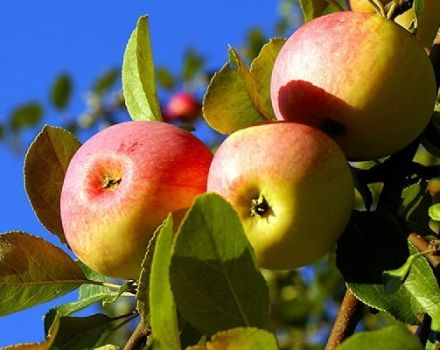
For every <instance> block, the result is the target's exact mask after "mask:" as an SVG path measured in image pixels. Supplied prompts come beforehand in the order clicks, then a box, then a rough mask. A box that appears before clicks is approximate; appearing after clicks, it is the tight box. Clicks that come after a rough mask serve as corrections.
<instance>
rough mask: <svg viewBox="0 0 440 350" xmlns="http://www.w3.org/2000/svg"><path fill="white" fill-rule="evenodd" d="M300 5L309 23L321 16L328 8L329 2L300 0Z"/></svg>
mask: <svg viewBox="0 0 440 350" xmlns="http://www.w3.org/2000/svg"><path fill="white" fill-rule="evenodd" d="M299 5H300V7H301V10H302V12H303V15H304V21H305V22H308V21H311V20H312V19H314V18H316V17H319V16H321V15H322V14H323V13H324V11H325V9H326V8H327V7H328V1H327V0H299Z"/></svg>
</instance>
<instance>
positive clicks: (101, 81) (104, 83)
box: [92, 68, 120, 96]
mask: <svg viewBox="0 0 440 350" xmlns="http://www.w3.org/2000/svg"><path fill="white" fill-rule="evenodd" d="M119 74H120V72H119V69H116V68H113V69H108V70H106V71H105V72H104V73H102V74H101V75H100V76H99V77H98V79H96V81H95V82H94V83H93V87H92V91H93V92H94V93H96V94H97V95H99V96H102V95H104V94H105V93H106V92H107V91H109V90H110V89H111V88H112V87H113V86H114V85H115V84H116V82H117V81H118V78H119Z"/></svg>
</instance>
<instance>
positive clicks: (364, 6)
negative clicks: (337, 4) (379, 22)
mask: <svg viewBox="0 0 440 350" xmlns="http://www.w3.org/2000/svg"><path fill="white" fill-rule="evenodd" d="M387 3H389V1H384V4H385V5H386V4H387ZM350 7H351V9H352V10H353V11H358V12H368V13H374V12H375V10H374V8H373V7H372V6H371V4H370V2H369V1H368V0H350ZM415 17H416V16H415V12H414V9H413V8H411V9H409V10H407V11H405V12H404V13H402V14H400V15H399V16H397V17H396V19H395V21H396V23H398V24H400V25H401V26H402V27H404V28H406V29H409V28H410V26H411V22H412V21H414V20H415ZM439 27H440V1H439V0H425V2H424V9H423V12H422V15H421V17H420V19H419V23H418V24H417V33H416V38H417V40H419V41H420V43H421V44H422V45H423V46H424V47H427V48H430V47H431V46H432V42H433V40H434V38H435V35H436V34H437V31H438V30H439Z"/></svg>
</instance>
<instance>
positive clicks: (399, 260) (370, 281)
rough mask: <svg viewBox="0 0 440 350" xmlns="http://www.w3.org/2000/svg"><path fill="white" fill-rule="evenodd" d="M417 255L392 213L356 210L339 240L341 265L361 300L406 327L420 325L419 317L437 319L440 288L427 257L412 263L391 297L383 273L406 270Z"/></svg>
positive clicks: (346, 277)
mask: <svg viewBox="0 0 440 350" xmlns="http://www.w3.org/2000/svg"><path fill="white" fill-rule="evenodd" d="M416 253H418V251H417V250H416V249H415V248H414V247H413V246H412V245H410V244H409V243H408V242H407V241H406V238H405V236H404V235H402V232H401V228H400V225H399V224H398V222H397V221H395V219H394V218H393V217H392V216H391V215H390V214H388V213H386V212H377V211H376V212H371V213H365V212H354V213H353V215H352V220H351V222H350V224H349V227H348V230H347V231H346V232H345V233H344V235H343V237H342V238H341V240H340V241H339V242H338V248H337V265H338V267H339V269H340V270H341V272H342V274H343V276H344V279H345V281H346V282H347V286H348V288H349V289H350V290H351V291H352V292H353V294H354V295H355V296H356V297H357V298H358V299H359V300H361V301H362V302H364V303H365V304H366V305H368V306H371V307H373V308H376V309H378V310H380V311H385V312H387V313H389V314H391V315H392V316H394V317H395V318H397V319H398V320H400V321H402V322H404V323H410V324H418V323H419V320H418V315H419V314H420V313H423V312H427V313H428V314H429V315H430V316H431V317H435V315H436V314H437V312H438V310H439V307H440V289H439V287H438V284H437V280H436V278H435V277H434V274H433V272H432V269H431V267H430V265H429V263H428V262H427V261H426V259H425V258H424V257H420V258H418V259H416V260H415V261H414V262H413V264H412V266H411V270H410V272H409V274H408V276H407V278H406V279H405V282H404V283H403V284H401V285H400V287H399V288H398V289H397V290H396V291H395V292H393V293H387V291H386V289H385V286H384V285H383V280H382V274H383V272H384V271H387V270H393V269H397V268H399V267H401V266H403V265H404V264H405V262H406V260H407V258H408V256H409V255H410V254H416Z"/></svg>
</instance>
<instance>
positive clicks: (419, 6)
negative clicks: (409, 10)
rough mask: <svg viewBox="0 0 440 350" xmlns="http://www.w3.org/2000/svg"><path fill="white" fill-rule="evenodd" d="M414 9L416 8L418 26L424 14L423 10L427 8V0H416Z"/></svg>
mask: <svg viewBox="0 0 440 350" xmlns="http://www.w3.org/2000/svg"><path fill="white" fill-rule="evenodd" d="M413 9H414V13H415V14H416V19H417V26H418V23H419V21H420V18H421V16H422V14H423V10H424V9H425V0H414V2H413Z"/></svg>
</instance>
